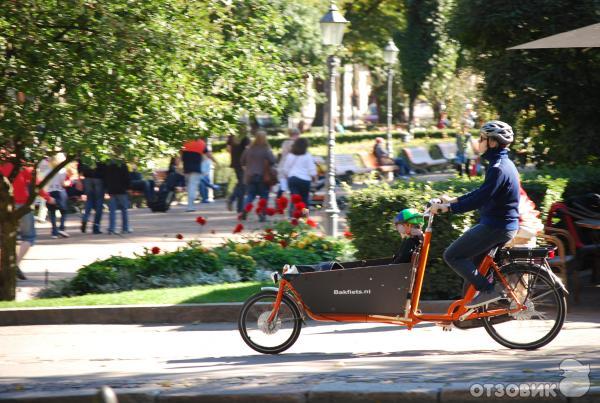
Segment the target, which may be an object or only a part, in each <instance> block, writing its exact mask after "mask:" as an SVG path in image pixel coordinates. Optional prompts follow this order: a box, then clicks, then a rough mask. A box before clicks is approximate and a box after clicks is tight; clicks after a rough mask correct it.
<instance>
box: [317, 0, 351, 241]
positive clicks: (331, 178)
mask: <svg viewBox="0 0 600 403" xmlns="http://www.w3.org/2000/svg"><path fill="white" fill-rule="evenodd" d="M347 23H348V21H347V20H346V19H345V18H344V16H343V15H342V14H340V12H339V11H338V8H337V7H336V6H335V4H334V2H333V1H332V2H331V4H330V6H329V11H327V13H326V14H325V15H324V16H323V18H321V21H320V24H321V33H322V34H323V45H327V46H330V47H332V48H333V49H332V54H331V55H330V56H329V57H328V58H327V67H328V70H329V88H328V89H329V91H328V92H327V104H328V106H329V108H328V109H329V116H328V119H327V120H328V123H327V125H328V132H327V198H326V205H325V215H326V217H325V230H326V233H327V235H330V236H334V237H335V236H337V235H338V219H339V215H340V209H339V208H338V205H337V201H336V197H335V127H334V124H333V120H334V117H335V113H336V108H335V104H334V102H333V100H334V94H335V78H336V71H337V67H338V65H339V61H338V59H337V57H335V55H334V54H333V52H334V51H335V47H337V46H339V45H340V44H341V43H342V38H343V37H344V27H345V25H346V24H347Z"/></svg>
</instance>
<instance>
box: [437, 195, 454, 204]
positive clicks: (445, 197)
mask: <svg viewBox="0 0 600 403" xmlns="http://www.w3.org/2000/svg"><path fill="white" fill-rule="evenodd" d="M440 199H441V200H442V203H446V204H452V203H456V202H457V201H458V198H457V197H452V196H448V195H441V196H440Z"/></svg>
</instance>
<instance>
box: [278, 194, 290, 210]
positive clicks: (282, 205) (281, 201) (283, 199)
mask: <svg viewBox="0 0 600 403" xmlns="http://www.w3.org/2000/svg"><path fill="white" fill-rule="evenodd" d="M275 203H276V204H277V209H278V210H285V208H286V207H287V205H288V199H287V197H285V196H281V197H280V198H278V199H277V200H276V201H275Z"/></svg>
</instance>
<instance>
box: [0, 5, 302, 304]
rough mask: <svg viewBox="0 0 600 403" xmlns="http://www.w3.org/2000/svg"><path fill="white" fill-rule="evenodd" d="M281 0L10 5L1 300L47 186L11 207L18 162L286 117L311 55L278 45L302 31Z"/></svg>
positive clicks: (0, 38) (150, 147)
mask: <svg viewBox="0 0 600 403" xmlns="http://www.w3.org/2000/svg"><path fill="white" fill-rule="evenodd" d="M284 3H285V4H289V2H287V0H285V1H284V0H281V1H280V2H276V3H273V2H271V1H268V0H239V1H235V2H232V1H225V0H223V1H209V0H203V1H198V2H187V1H183V0H110V1H98V0H69V1H65V2H58V1H56V0H18V1H17V0H10V1H5V2H3V3H2V7H0V160H1V161H10V162H12V163H13V164H14V165H15V167H16V169H15V170H13V173H14V174H13V175H12V176H11V178H0V179H2V183H1V184H0V185H1V186H0V219H1V221H2V223H3V227H2V231H3V233H5V234H4V235H5V236H3V243H4V242H6V243H5V244H4V246H3V247H2V259H1V269H2V270H0V277H1V280H2V284H0V288H1V289H0V294H2V295H0V298H10V297H11V292H12V297H14V278H12V279H10V280H9V277H14V239H15V237H16V223H17V222H18V218H19V217H21V216H23V215H24V214H26V212H27V211H28V210H29V208H30V207H29V206H30V204H31V203H32V202H33V198H34V195H35V193H37V190H38V189H39V188H40V187H41V186H43V184H44V183H45V182H42V183H41V184H39V185H37V186H35V184H34V187H33V188H32V189H31V190H32V191H31V196H30V199H29V201H28V203H27V204H26V205H25V206H23V207H21V208H19V209H18V210H15V208H14V200H13V198H12V188H11V186H10V181H11V180H12V179H14V175H15V174H16V172H17V171H18V170H19V169H20V168H21V167H22V166H32V167H35V166H36V165H37V164H38V163H39V162H40V161H41V159H43V158H44V157H47V156H49V155H52V154H54V153H58V152H62V153H64V154H66V155H67V160H66V161H65V163H67V162H69V161H70V160H72V159H74V158H75V157H76V156H77V155H83V156H90V157H94V158H98V159H103V158H109V157H112V156H125V157H136V156H137V157H148V156H151V155H153V154H154V155H156V154H160V153H161V152H163V151H164V150H165V149H166V148H167V147H171V148H176V147H179V146H180V145H181V143H182V141H183V140H184V139H185V138H187V137H189V136H191V135H207V134H211V133H225V132H227V131H228V130H230V128H231V127H232V126H233V125H234V124H235V123H236V121H237V119H238V118H239V117H240V115H241V114H242V113H250V114H252V113H257V112H259V111H265V112H269V113H272V114H280V113H282V112H283V111H284V110H285V108H286V105H288V104H289V103H291V102H297V101H296V100H297V99H298V98H299V97H300V96H301V95H302V91H303V80H304V75H305V69H306V66H307V65H309V64H310V60H311V56H310V55H308V56H306V53H303V52H302V51H301V50H300V48H299V47H298V46H296V48H295V52H293V51H290V49H289V48H285V47H283V46H281V41H282V38H286V37H287V38H288V39H290V40H291V38H293V37H294V35H295V34H297V33H298V32H300V31H299V30H298V29H297V27H295V25H294V21H293V16H292V17H290V16H289V15H287V16H286V15H285V14H284V13H281V7H283V5H284ZM295 10H296V14H301V13H303V12H308V11H306V10H302V7H301V6H300V5H298V6H297V7H296V8H295ZM301 32H310V30H308V31H306V30H305V31H301ZM311 35H312V36H313V37H314V32H313V33H312V34H311ZM59 168H60V166H59V167H56V168H55V169H54V171H52V172H51V173H50V174H49V175H48V177H46V178H45V179H44V181H47V180H49V179H50V178H51V177H52V176H53V175H54V173H55V172H56V171H57V170H58V169H59ZM5 224H6V225H5ZM9 283H10V284H9ZM7 284H8V286H7ZM10 288H12V291H11V290H9V289H10Z"/></svg>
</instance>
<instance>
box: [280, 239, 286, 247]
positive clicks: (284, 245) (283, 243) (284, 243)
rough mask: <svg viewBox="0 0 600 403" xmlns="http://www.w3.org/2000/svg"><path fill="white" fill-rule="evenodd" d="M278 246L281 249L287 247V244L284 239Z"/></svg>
mask: <svg viewBox="0 0 600 403" xmlns="http://www.w3.org/2000/svg"><path fill="white" fill-rule="evenodd" d="M279 245H281V247H282V248H285V247H286V246H287V242H286V241H285V239H282V240H281V241H279Z"/></svg>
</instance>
